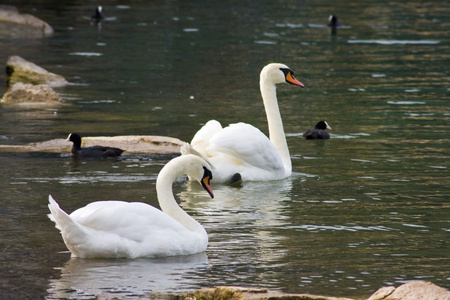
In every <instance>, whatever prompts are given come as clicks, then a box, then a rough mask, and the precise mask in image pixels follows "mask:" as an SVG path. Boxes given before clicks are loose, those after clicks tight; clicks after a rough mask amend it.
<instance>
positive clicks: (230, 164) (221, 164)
mask: <svg viewBox="0 0 450 300" xmlns="http://www.w3.org/2000/svg"><path fill="white" fill-rule="evenodd" d="M205 156H206V157H207V158H209V159H210V160H211V162H212V164H213V166H214V169H215V171H216V172H215V173H214V174H216V175H217V176H216V177H215V180H216V179H217V181H219V182H223V181H227V180H229V179H230V178H231V176H233V175H234V173H240V174H241V176H242V179H243V180H266V179H268V178H269V179H271V178H277V177H280V178H281V177H282V176H283V174H284V166H283V162H282V160H281V158H280V156H279V154H278V151H277V150H276V148H275V146H274V145H273V144H272V142H271V141H270V140H269V139H268V138H267V137H266V136H265V135H264V133H262V132H261V131H260V130H259V129H257V128H255V127H254V126H252V125H249V124H246V123H236V124H231V125H230V126H228V127H225V128H224V129H223V130H221V131H219V132H217V133H216V134H215V135H214V136H213V137H212V138H211V139H210V141H209V144H208V146H207V147H206V148H205Z"/></svg>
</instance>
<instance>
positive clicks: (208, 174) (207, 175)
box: [203, 167, 213, 180]
mask: <svg viewBox="0 0 450 300" xmlns="http://www.w3.org/2000/svg"><path fill="white" fill-rule="evenodd" d="M203 170H204V173H203V178H205V177H209V179H210V180H211V179H213V175H212V172H211V171H210V170H209V169H208V168H207V167H203Z"/></svg>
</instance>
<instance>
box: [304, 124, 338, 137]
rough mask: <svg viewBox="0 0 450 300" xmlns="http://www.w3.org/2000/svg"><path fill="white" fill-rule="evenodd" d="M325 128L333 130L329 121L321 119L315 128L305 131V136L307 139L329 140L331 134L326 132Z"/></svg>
mask: <svg viewBox="0 0 450 300" xmlns="http://www.w3.org/2000/svg"><path fill="white" fill-rule="evenodd" d="M325 129H328V130H331V127H330V126H329V125H328V123H327V122H325V121H319V122H318V123H317V124H316V127H315V128H314V129H308V130H307V131H306V132H305V133H303V137H304V138H305V139H307V140H315V139H322V140H328V139H329V138H330V134H329V133H328V132H326V131H325Z"/></svg>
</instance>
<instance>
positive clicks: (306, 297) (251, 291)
mask: <svg viewBox="0 0 450 300" xmlns="http://www.w3.org/2000/svg"><path fill="white" fill-rule="evenodd" d="M96 299H97V300H113V299H114V300H121V299H123V300H125V299H129V298H128V297H127V296H123V297H122V296H121V295H120V294H118V293H116V292H114V293H110V292H103V293H101V294H100V295H98V296H97V297H96ZM139 299H168V300H169V299H170V300H194V299H204V300H269V299H270V300H276V299H280V300H353V299H350V298H343V297H327V296H317V295H310V294H287V293H282V292H279V291H270V290H266V289H258V288H244V287H232V286H219V287H216V288H211V289H201V290H198V291H195V292H190V293H184V294H160V293H146V294H145V295H141V296H139Z"/></svg>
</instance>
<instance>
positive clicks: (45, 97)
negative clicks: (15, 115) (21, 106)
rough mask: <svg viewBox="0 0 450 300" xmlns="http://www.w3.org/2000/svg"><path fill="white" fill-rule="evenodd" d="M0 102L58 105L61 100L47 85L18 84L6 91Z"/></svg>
mask: <svg viewBox="0 0 450 300" xmlns="http://www.w3.org/2000/svg"><path fill="white" fill-rule="evenodd" d="M0 102H5V103H30V102H32V103H37V102H40V103H44V104H45V103H46V104H49V103H52V104H56V103H58V104H59V103H61V102H62V100H61V98H60V97H59V95H58V94H57V93H56V92H55V91H54V90H53V89H52V88H51V87H50V86H49V85H48V84H38V85H33V84H29V83H21V82H18V83H16V84H14V85H13V86H12V87H11V88H10V89H9V90H8V91H6V93H5V94H4V95H3V98H2V100H1V101H0Z"/></svg>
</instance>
